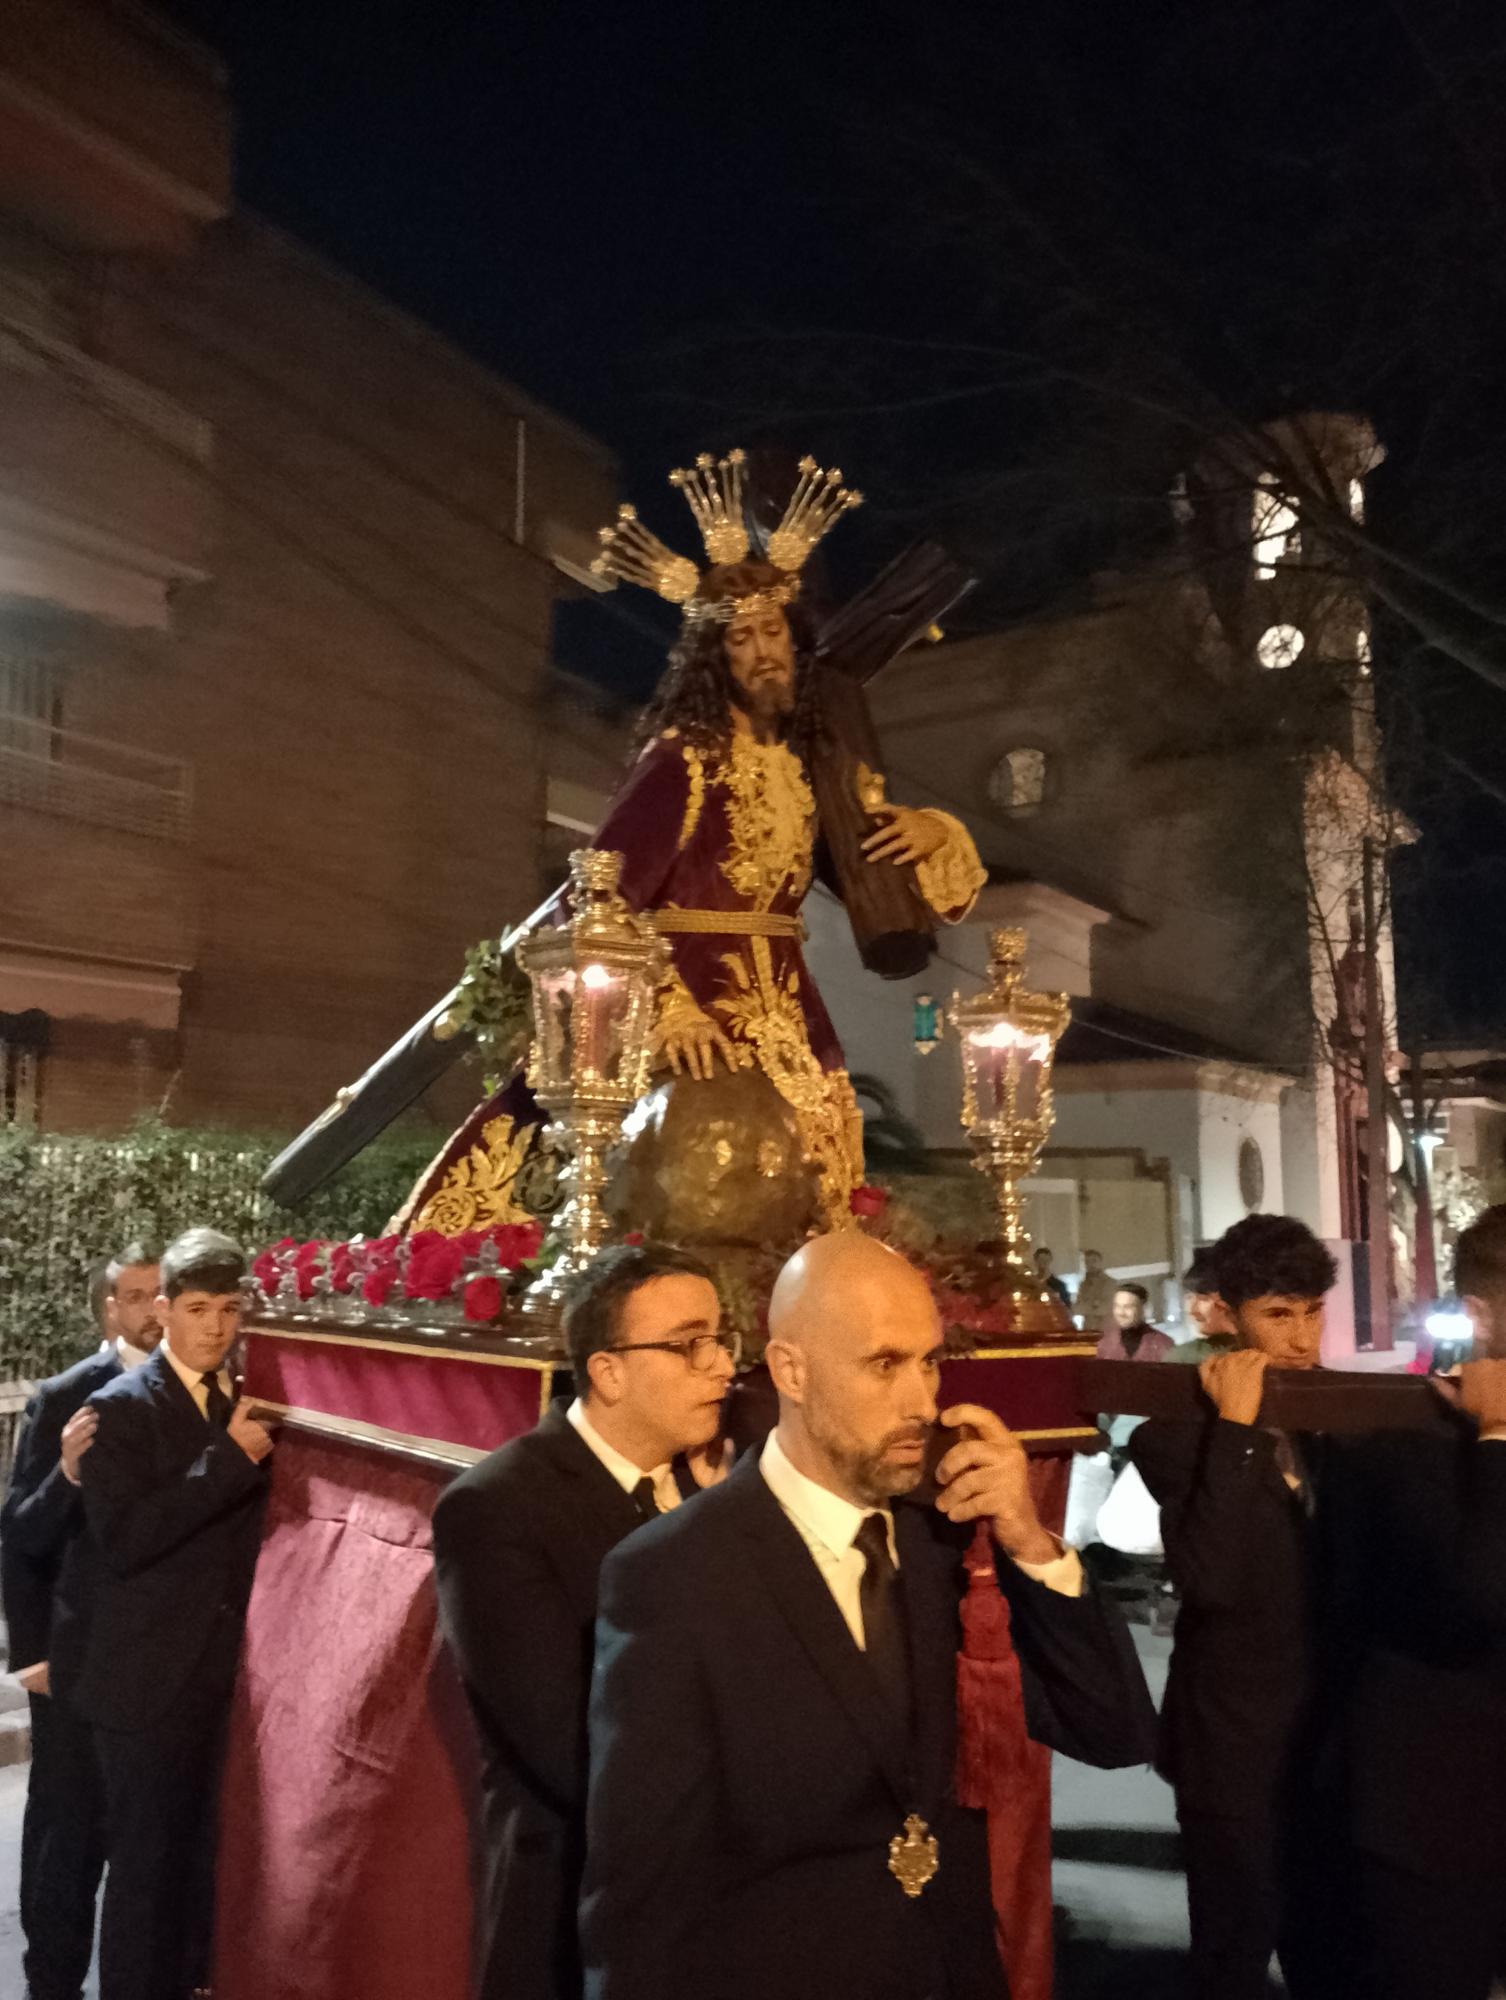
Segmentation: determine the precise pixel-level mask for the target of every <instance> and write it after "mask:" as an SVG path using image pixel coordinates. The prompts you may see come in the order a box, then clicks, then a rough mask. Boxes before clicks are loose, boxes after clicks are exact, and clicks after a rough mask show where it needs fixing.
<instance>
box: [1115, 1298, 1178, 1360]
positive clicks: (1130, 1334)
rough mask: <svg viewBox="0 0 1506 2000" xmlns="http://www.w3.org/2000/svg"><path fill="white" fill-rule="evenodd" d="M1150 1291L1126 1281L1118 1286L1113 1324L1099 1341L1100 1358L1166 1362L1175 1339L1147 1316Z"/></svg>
mask: <svg viewBox="0 0 1506 2000" xmlns="http://www.w3.org/2000/svg"><path fill="white" fill-rule="evenodd" d="M1149 1305H1150V1293H1149V1292H1148V1291H1146V1289H1145V1287H1144V1285H1131V1284H1122V1285H1119V1286H1117V1287H1116V1288H1115V1292H1114V1303H1113V1325H1112V1326H1110V1327H1108V1328H1107V1329H1106V1330H1105V1332H1104V1333H1103V1335H1102V1336H1101V1338H1100V1339H1099V1342H1098V1359H1099V1360H1100V1361H1164V1360H1165V1359H1166V1357H1167V1355H1168V1354H1170V1352H1171V1350H1172V1345H1173V1342H1172V1338H1171V1335H1170V1334H1169V1333H1163V1332H1162V1331H1161V1329H1160V1327H1158V1326H1152V1325H1151V1323H1150V1321H1149V1320H1148V1319H1147V1318H1146V1317H1145V1315H1146V1311H1147V1309H1148V1308H1149Z"/></svg>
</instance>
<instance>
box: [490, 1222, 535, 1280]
mask: <svg viewBox="0 0 1506 2000" xmlns="http://www.w3.org/2000/svg"><path fill="white" fill-rule="evenodd" d="M488 1233H489V1235H490V1236H491V1240H492V1242H493V1243H494V1244H495V1245H496V1246H497V1262H498V1263H499V1264H500V1265H501V1266H502V1268H503V1270H504V1271H516V1270H517V1269H518V1267H519V1266H520V1265H522V1264H526V1263H527V1262H528V1260H529V1258H530V1257H537V1256H538V1254H539V1249H540V1246H541V1245H542V1243H543V1241H544V1227H543V1224H542V1223H539V1222H499V1223H498V1224H497V1226H496V1228H495V1229H493V1230H490V1231H489V1232H488Z"/></svg>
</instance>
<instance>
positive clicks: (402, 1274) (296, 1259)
mask: <svg viewBox="0 0 1506 2000" xmlns="http://www.w3.org/2000/svg"><path fill="white" fill-rule="evenodd" d="M543 1238H544V1232H543V1227H542V1225H541V1224H539V1223H537V1222H514V1223H499V1224H498V1225H497V1226H496V1227H494V1228H492V1229H468V1230H466V1231H464V1232H463V1233H462V1234H461V1235H459V1236H446V1235H444V1234H443V1233H442V1232H441V1231H440V1230H437V1229H420V1230H418V1231H416V1232H415V1233H414V1234H413V1235H412V1236H408V1237H403V1236H376V1237H372V1238H371V1239H370V1240H369V1241H367V1242H364V1243H363V1242H361V1241H360V1239H359V1238H358V1239H356V1240H355V1241H354V1242H350V1243H327V1242H324V1241H321V1240H320V1239H318V1238H315V1239H312V1240H311V1241H309V1242H307V1243H300V1242H298V1241H297V1240H296V1238H294V1237H291V1236H285V1237H284V1238H283V1239H282V1241H281V1242H280V1243H275V1244H273V1245H272V1247H271V1248H270V1249H268V1250H263V1251H262V1252H261V1254H260V1255H259V1256H258V1257H257V1258H256V1259H255V1260H254V1261H253V1263H252V1266H251V1269H252V1272H253V1274H254V1276H255V1278H256V1281H257V1283H258V1284H259V1285H260V1287H261V1289H262V1292H263V1295H264V1296H265V1297H266V1298H267V1299H268V1300H269V1301H273V1300H275V1299H277V1297H278V1296H279V1294H280V1292H281V1290H282V1286H283V1284H284V1282H285V1281H286V1279H288V1278H291V1279H292V1282H293V1286H294V1289H295V1291H296V1293H297V1296H298V1297H299V1298H300V1299H311V1298H313V1297H315V1296H316V1294H317V1292H318V1291H319V1290H320V1286H319V1284H318V1282H317V1281H318V1279H319V1277H320V1275H321V1273H322V1274H323V1275H324V1276H325V1277H326V1279H327V1281H328V1284H327V1289H328V1290H329V1291H330V1292H332V1293H339V1294H340V1295H341V1296H342V1297H348V1296H349V1295H350V1294H351V1293H352V1292H353V1291H354V1290H356V1288H357V1284H358V1283H359V1289H360V1295H361V1297H362V1299H363V1300H364V1301H365V1303H366V1304H367V1305H368V1306H372V1307H375V1308H378V1309H380V1308H381V1307H383V1306H385V1305H386V1304H387V1303H388V1301H389V1300H390V1299H391V1297H392V1294H393V1292H394V1290H396V1289H398V1287H399V1285H400V1286H401V1295H402V1297H403V1298H405V1299H411V1300H414V1301H427V1302H430V1303H436V1304H437V1303H438V1302H439V1301H441V1300H444V1299H449V1298H452V1297H454V1296H455V1295H456V1294H457V1292H458V1293H459V1295H460V1298H461V1301H462V1304H463V1307H464V1311H465V1316H466V1318H467V1319H468V1320H471V1321H474V1322H476V1323H478V1324H484V1323H486V1322H487V1321H490V1320H495V1319H497V1318H498V1317H499V1316H500V1314H501V1312H502V1308H503V1306H504V1304H505V1303H506V1286H505V1284H504V1277H503V1274H511V1273H513V1272H516V1271H520V1270H521V1269H522V1268H523V1267H524V1265H526V1264H528V1263H530V1262H531V1261H532V1260H533V1259H534V1258H536V1257H537V1256H538V1254H539V1251H540V1248H541V1247H542V1244H543ZM488 1245H490V1246H491V1250H492V1255H491V1256H490V1257H487V1258H484V1259H483V1257H482V1253H483V1251H484V1250H485V1249H486V1248H487V1246H488ZM478 1260H481V1261H483V1263H484V1264H485V1265H486V1266H488V1267H489V1268H483V1269H481V1270H479V1271H478V1270H476V1269H475V1268H474V1267H475V1265H476V1263H477V1261H478Z"/></svg>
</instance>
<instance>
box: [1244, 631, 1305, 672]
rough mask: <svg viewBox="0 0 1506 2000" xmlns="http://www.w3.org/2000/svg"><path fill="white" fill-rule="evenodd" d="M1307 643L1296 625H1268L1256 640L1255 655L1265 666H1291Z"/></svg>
mask: <svg viewBox="0 0 1506 2000" xmlns="http://www.w3.org/2000/svg"><path fill="white" fill-rule="evenodd" d="M1306 644H1307V640H1306V639H1305V638H1304V637H1303V635H1302V633H1301V631H1300V630H1299V629H1298V628H1297V626H1295V625H1268V626H1267V627H1266V629H1265V630H1264V631H1263V632H1262V633H1261V635H1260V637H1259V638H1258V639H1257V640H1256V641H1255V657H1256V659H1257V660H1259V662H1260V664H1261V665H1262V666H1263V667H1289V666H1291V664H1292V662H1293V661H1294V660H1296V659H1299V658H1300V657H1301V653H1302V648H1303V647H1304V646H1305V645H1306Z"/></svg>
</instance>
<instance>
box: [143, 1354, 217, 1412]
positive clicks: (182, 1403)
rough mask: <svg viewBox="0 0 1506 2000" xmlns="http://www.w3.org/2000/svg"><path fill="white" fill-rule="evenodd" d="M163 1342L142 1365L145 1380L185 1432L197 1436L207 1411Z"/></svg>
mask: <svg viewBox="0 0 1506 2000" xmlns="http://www.w3.org/2000/svg"><path fill="white" fill-rule="evenodd" d="M165 1346H166V1342H165V1340H164V1341H162V1342H160V1343H159V1344H158V1346H157V1349H156V1351H155V1352H154V1353H153V1355H152V1357H151V1359H150V1360H149V1361H144V1362H143V1363H142V1364H141V1368H140V1371H139V1372H140V1375H141V1379H142V1381H143V1382H144V1383H145V1384H146V1386H147V1388H148V1389H149V1390H150V1391H151V1393H152V1395H153V1396H155V1397H156V1398H157V1400H158V1401H159V1402H160V1403H161V1405H162V1407H163V1408H164V1409H165V1410H166V1411H167V1413H168V1415H169V1416H170V1417H171V1418H172V1420H173V1421H174V1422H175V1423H176V1424H177V1426H178V1428H179V1429H180V1430H181V1431H183V1432H184V1433H185V1434H190V1433H191V1434H193V1435H194V1436H197V1435H198V1433H199V1432H201V1431H203V1430H205V1429H206V1428H207V1426H206V1424H205V1422H204V1413H203V1411H202V1410H201V1409H200V1408H199V1406H198V1404H197V1403H196V1402H195V1401H194V1399H193V1397H192V1396H191V1395H190V1394H189V1391H188V1385H187V1383H186V1382H185V1381H184V1380H183V1378H182V1376H181V1375H180V1374H179V1373H178V1371H177V1369H176V1368H174V1366H173V1364H172V1363H171V1362H170V1361H169V1360H168V1358H167V1355H166V1353H165V1352H164V1348H165Z"/></svg>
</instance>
